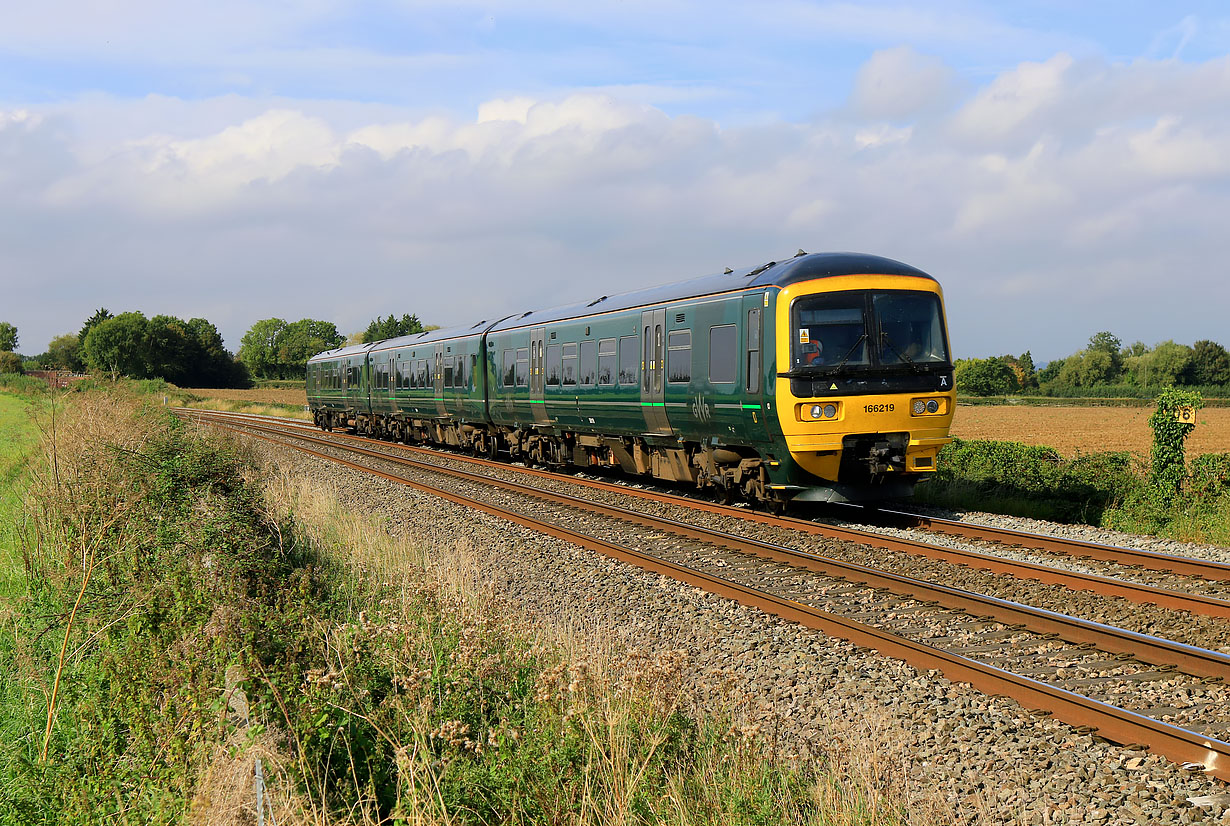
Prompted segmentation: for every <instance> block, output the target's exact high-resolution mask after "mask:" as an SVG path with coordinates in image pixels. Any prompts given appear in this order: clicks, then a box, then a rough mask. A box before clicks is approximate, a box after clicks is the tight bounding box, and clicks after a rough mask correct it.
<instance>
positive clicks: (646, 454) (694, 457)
mask: <svg viewBox="0 0 1230 826" xmlns="http://www.w3.org/2000/svg"><path fill="white" fill-rule="evenodd" d="M315 421H316V425H317V426H318V427H320V428H321V429H323V430H334V429H346V430H352V431H353V432H355V433H356V434H358V435H361V436H369V437H372V438H377V439H384V440H387V441H393V442H403V443H406V444H424V443H426V444H435V445H442V446H448V447H451V448H454V449H457V450H460V451H462V452H465V453H469V454H471V455H477V456H485V457H488V458H492V459H494V458H496V457H497V456H498V455H499V454H500V453H505V454H507V455H508V456H509V457H510V458H511V460H513V461H523V462H526V463H529V464H536V465H542V466H548V467H559V468H572V469H586V468H589V469H593V470H620V471H622V472H623V473H625V474H627V475H629V476H641V477H651V478H654V479H658V480H662V481H667V482H676V483H681V484H686V485H693V486H695V487H696V488H697V489H698V490H701V491H706V492H708V493H710V494H712V495H714V496H715V497H716V498H718V499H720V500H721V501H724V502H732V501H736V500H745V501H748V502H752V503H756V504H760V505H763V506H765V507H768V508H771V509H775V510H780V509H782V508H784V507H785V505H786V503H787V502H789V501H791V500H797V501H800V502H858V501H864V502H865V501H873V500H878V499H886V498H899V497H904V496H909V495H910V494H911V493H912V492H913V487H914V483H915V482H916V481H917V479H918V475H917V474H911V473H906V472H904V470H905V467H904V456H905V452H906V444H907V443H908V434H905V433H901V434H871V435H866V436H863V435H852V436H850V437H847V441H848V442H849V444H848V445H846V446H845V447H846V448H847V449H845V450H843V451H842V455H841V460H840V471H839V473H840V475H839V477H838V481H833V480H824V482H823V484H821V485H781V484H774V483H773V481H772V480H771V478H770V475H769V464H770V462H773V461H775V460H773V459H772V458H771V457H770V458H766V457H763V456H761V455H760V454H759V452H757V451H756V449H755V448H754V447H751V446H747V445H729V446H711V445H705V444H701V443H697V442H688V441H680V440H678V439H676V438H675V437H671V436H661V437H655V436H609V435H601V434H590V433H576V432H571V431H567V430H560V429H555V428H539V427H522V428H516V427H504V426H491V425H488V424H484V423H479V424H474V423H469V422H459V421H456V420H449V419H418V418H401V417H395V416H383V415H375V416H371V415H367V414H355V413H354V412H351V411H325V410H319V411H316V413H315Z"/></svg>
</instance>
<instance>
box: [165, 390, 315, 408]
mask: <svg viewBox="0 0 1230 826" xmlns="http://www.w3.org/2000/svg"><path fill="white" fill-rule="evenodd" d="M183 390H184V392H185V393H191V394H192V395H194V396H200V397H201V398H202V399H229V400H231V401H241V402H255V403H258V404H261V403H263V404H307V391H306V390H274V389H269V388H264V389H261V388H258V389H255V390H216V389H214V388H212V387H211V388H196V389H193V388H190V387H185V388H183Z"/></svg>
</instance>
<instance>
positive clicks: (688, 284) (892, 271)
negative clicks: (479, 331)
mask: <svg viewBox="0 0 1230 826" xmlns="http://www.w3.org/2000/svg"><path fill="white" fill-rule="evenodd" d="M860 274H876V275H909V276H914V277H916V278H926V279H930V280H932V281H934V280H935V279H934V278H933V277H932V276H930V275H928V274H927V273H925V272H923V271H922V270H920V269H917V268H916V267H911V266H910V265H909V264H903V263H901V262H900V261H894V260H893V259H891V258H884V257H882V256H879V255H866V254H864V253H858V252H818V253H810V254H808V253H803V254H801V255H796V256H795V257H793V258H789V259H787V260H785V261H770V262H768V263H765V264H761V265H760V266H758V267H747V268H745V269H741V270H733V271H731V272H722V273H716V274H713V275H704V276H701V277H699V278H692V279H689V280H687V281H676V282H675V283H673V284H664V285H662V286H660V287H649V288H647V289H643V290H634V291H632V292H627V293H618V294H616V295H609V296H608V295H603V296H598V297H596V298H594V299H593V300H592V301H589V302H584V303H580V304H569V305H565V306H561V307H551V308H548V309H543V310H530V311H528V312H523V313H515V314H513V315H511V316H509V317H508V318H506V319H504V320H503V321H500V322H498V323H496V324H495V325H494V326H492V327H491V328H490V329H491V330H492V331H498V330H512V329H516V328H518V327H525V326H529V325H534V326H537V325H539V324H547V323H550V322H553V321H564V320H566V319H570V318H580V317H584V316H587V315H594V314H596V313H608V312H613V311H616V310H628V309H632V308H634V307H642V306H648V305H651V304H660V303H663V302H667V301H681V300H685V299H690V298H701V297H704V296H707V295H716V294H719V293H727V292H732V291H734V290H745V289H755V288H757V287H787V286H789V285H791V284H794V283H796V282H798V281H810V280H812V279H815V278H829V277H831V276H836V275H860Z"/></svg>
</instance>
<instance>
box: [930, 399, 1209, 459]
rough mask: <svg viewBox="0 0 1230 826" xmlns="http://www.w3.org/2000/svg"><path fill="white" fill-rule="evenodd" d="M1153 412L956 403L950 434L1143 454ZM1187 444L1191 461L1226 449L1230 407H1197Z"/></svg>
mask: <svg viewBox="0 0 1230 826" xmlns="http://www.w3.org/2000/svg"><path fill="white" fill-rule="evenodd" d="M1152 414H1153V408H1152V407H1026V406H1023V405H1022V406H1016V405H970V406H965V405H958V406H957V411H956V413H955V414H954V415H953V418H952V435H954V436H958V437H960V438H962V439H1001V440H1006V441H1013V442H1024V443H1025V444H1029V445H1047V446H1049V447H1053V448H1055V449H1056V450H1058V451H1059V452H1060V453H1062V454H1063V455H1065V456H1072V455H1074V454H1076V453H1097V452H1100V451H1104V450H1126V451H1132V452H1133V453H1136V454H1137V455H1139V456H1141V457H1142V458H1147V457H1148V456H1149V450H1150V448H1151V447H1152V445H1153V432H1152V431H1151V430H1149V416H1150V415H1152ZM1186 447H1187V457H1188V458H1189V459H1191V458H1193V457H1195V456H1199V455H1200V454H1201V453H1225V452H1228V451H1230V407H1210V408H1206V409H1204V410H1201V411H1199V412H1198V413H1197V414H1196V429H1195V430H1193V431H1192V434H1191V435H1190V436H1188V437H1187V445H1186Z"/></svg>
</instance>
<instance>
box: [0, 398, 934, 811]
mask: <svg viewBox="0 0 1230 826" xmlns="http://www.w3.org/2000/svg"><path fill="white" fill-rule="evenodd" d="M147 402H148V399H147ZM43 447H44V453H45V454H47V455H50V452H51V449H52V447H54V451H55V453H54V455H55V461H54V462H51V461H47V460H45V461H41V462H39V463H37V464H35V465H32V466H31V469H30V472H29V479H30V486H29V489H28V495H27V497H26V508H25V511H24V515H25V516H26V518H27V519H28V520H29V526H30V528H29V531H28V532H27V533H26V534H24V535H23V536H22V537H20V539H21V542H20V552H21V553H20V558H21V574H22V578H23V580H24V582H23V586H24V587H22V588H21V589H20V592H19V593H16V594H14V595H11V596H6V597H5V598H4V600H3V605H2V606H0V612H2V613H3V618H4V620H5V622H4V628H5V633H4V634H3V635H0V822H2V823H48V824H50V823H69V824H77V823H81V824H85V823H102V822H106V823H134V824H135V823H141V824H146V823H167V824H170V823H182V822H190V823H202V824H222V823H251V822H254V820H255V809H254V806H255V805H256V804H255V801H256V798H255V796H254V794H253V778H254V772H255V771H256V766H257V760H258V759H259V761H260V763H259V765H260V767H261V776H262V777H263V778H264V779H265V781H266V783H267V788H268V794H267V796H266V797H265V798H264V801H265V803H264V805H267V806H268V807H269V811H270V812H271V813H272V814H274V815H275V816H276V819H277V822H278V823H280V824H296V823H302V824H322V825H323V824H333V823H415V824H462V823H464V824H469V823H475V824H477V823H552V824H554V823H578V824H582V823H585V824H588V823H593V824H616V823H618V824H625V823H658V822H669V823H681V824H683V823H686V824H704V823H747V824H775V823H825V824H845V823H850V824H854V823H858V824H881V823H883V824H894V823H900V822H904V821H905V820H906V819H907V817H911V816H912V815H911V812H910V808H911V801H912V800H913V798H911V797H910V796H909V795H906V794H904V793H899V790H897V789H896V788H895V787H893V786H891V785H889V786H885V785H884V784H883V783H882V782H880V781H877V780H876V779H875V778H880V777H881V773H880V772H878V771H876V770H874V769H872V770H869V771H870V775H872V776H873V777H872V779H868V775H867V774H860V772H859V771H857V770H855V769H851V768H850V767H849V765H851V764H852V765H854V766H855V767H857V766H859V765H863V763H860V761H858V760H854V761H849V759H848V758H849V755H848V754H847V755H845V756H844V757H843V760H845V761H847V762H846V763H844V764H843V763H841V762H836V761H828V762H826V761H815V762H798V761H792V760H788V759H785V758H783V757H781V756H779V755H777V754H776V753H775V751H774V749H773V747H772V746H771V744H769V743H768V742H767V741H766V740H765V738H763V737H762V736H760V734H759V732H758V731H757V730H756V729H755V727H754V726H746V725H743V724H741V723H740V722H739V721H738V719H737V718H735V717H732V716H731V715H730V714H727V713H726V712H723V711H722V710H720V709H719V710H718V711H717V712H716V713H712V714H691V713H687V710H686V709H685V708H684V707H683V706H682V705H681V701H680V697H681V687H680V684H679V683H680V674H681V663H680V661H679V659H678V657H677V656H674V655H672V654H671V653H670V652H663V653H656V654H650V653H643V652H642V653H638V652H629V651H619V652H615V655H613V656H595V655H594V653H593V652H590V651H568V650H566V649H562V648H560V647H558V646H556V645H554V644H553V643H552V642H551V641H550V640H549V639H548V638H547V637H545V636H543V635H542V634H539V633H537V632H535V631H534V630H533V629H532V628H525V627H521V626H517V625H514V624H512V623H511V622H510V621H509V620H508V618H507V617H505V616H504V614H503V613H502V612H501V611H499V610H498V608H497V606H495V604H494V603H492V602H490V601H488V600H486V599H484V598H482V594H481V589H476V588H475V587H473V583H472V582H469V581H468V580H467V578H466V575H465V568H464V566H462V565H456V566H443V567H442V566H441V562H440V560H441V558H442V557H444V556H447V555H433V557H431V559H430V560H429V559H428V557H426V556H425V555H424V551H425V549H428V550H432V551H433V554H434V552H435V551H438V550H439V548H438V547H436V546H424V545H420V544H416V543H412V542H408V541H406V540H404V539H398V538H396V537H390V536H389V535H388V534H387V532H386V531H385V530H384V529H383V528H382V527H381V526H380V525H379V524H376V523H372V522H366V521H364V520H361V519H359V518H358V517H351V516H348V515H347V514H344V513H342V512H340V511H338V510H337V509H336V504H335V503H334V502H333V501H332V500H331V498H330V495H329V494H328V492H327V491H326V492H319V491H317V492H315V493H309V492H307V491H305V490H304V489H295V488H292V487H290V485H289V483H288V482H287V481H286V480H283V481H282V482H280V483H279V484H280V485H281V493H280V494H278V495H273V493H272V492H271V491H276V490H277V489H278V488H277V486H274V488H270V489H267V488H265V487H264V476H263V474H262V472H261V471H260V470H259V469H258V468H257V466H256V465H255V464H254V462H253V461H252V460H251V459H250V457H248V456H247V455H246V454H245V453H244V452H243V451H242V450H240V449H238V448H237V447H236V446H235V444H234V443H232V442H230V441H228V440H225V439H222V438H221V437H217V436H210V435H202V434H200V433H198V432H196V431H195V430H194V429H193V428H191V427H189V426H186V425H183V424H180V423H179V422H177V421H176V420H174V419H173V418H172V417H170V416H169V415H168V414H167V413H166V411H165V410H164V409H163V408H162V406H161V404H149V403H144V404H143V403H142V402H141V400H140V399H139V398H135V397H133V396H132V395H131V394H126V393H124V392H119V391H117V392H106V393H104V392H95V393H89V394H84V395H79V396H77V397H76V398H75V400H74V403H73V404H72V405H70V406H69V408H68V409H67V410H66V411H63V416H62V418H61V419H60V420H59V421H58V423H57V427H56V429H55V432H54V435H53V434H52V433H51V432H50V431H48V432H47V433H46V434H45V436H44V444H43Z"/></svg>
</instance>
